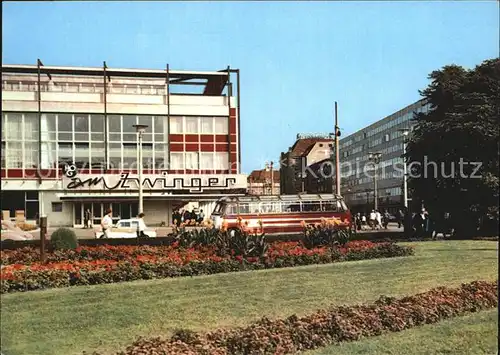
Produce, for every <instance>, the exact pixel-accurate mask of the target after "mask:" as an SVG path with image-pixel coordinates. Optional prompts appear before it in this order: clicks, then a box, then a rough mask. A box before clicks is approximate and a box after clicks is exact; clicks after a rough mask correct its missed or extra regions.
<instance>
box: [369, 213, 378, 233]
mask: <svg viewBox="0 0 500 355" xmlns="http://www.w3.org/2000/svg"><path fill="white" fill-rule="evenodd" d="M368 223H369V225H370V227H371V229H372V230H373V229H375V226H376V225H377V214H376V213H375V210H372V211H371V212H370V220H369V222H368Z"/></svg>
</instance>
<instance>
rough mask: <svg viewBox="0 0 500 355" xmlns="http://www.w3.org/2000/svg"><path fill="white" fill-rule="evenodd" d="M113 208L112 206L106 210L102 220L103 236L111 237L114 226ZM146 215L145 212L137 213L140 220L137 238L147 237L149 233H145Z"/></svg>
mask: <svg viewBox="0 0 500 355" xmlns="http://www.w3.org/2000/svg"><path fill="white" fill-rule="evenodd" d="M112 215H113V210H112V209H111V208H108V209H107V210H106V214H105V215H104V217H103V218H102V220H101V228H102V234H103V235H102V238H109V233H110V232H111V229H112V228H113V218H112ZM145 216H146V215H145V214H144V213H142V212H141V213H139V214H138V215H137V218H138V219H139V221H138V226H137V238H144V237H147V235H146V234H145V233H144V231H145V230H146V228H147V227H146V223H145V222H144V217H145Z"/></svg>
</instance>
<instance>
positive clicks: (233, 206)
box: [226, 203, 238, 215]
mask: <svg viewBox="0 0 500 355" xmlns="http://www.w3.org/2000/svg"><path fill="white" fill-rule="evenodd" d="M236 207H237V206H236V204H235V203H231V204H229V205H227V207H226V214H227V215H229V214H238V209H237V208H236Z"/></svg>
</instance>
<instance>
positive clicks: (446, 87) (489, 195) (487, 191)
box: [406, 59, 500, 236]
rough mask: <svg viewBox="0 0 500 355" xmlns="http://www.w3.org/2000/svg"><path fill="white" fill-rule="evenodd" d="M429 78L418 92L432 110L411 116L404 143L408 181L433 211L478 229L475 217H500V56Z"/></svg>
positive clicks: (464, 230) (468, 229) (464, 228)
mask: <svg viewBox="0 0 500 355" xmlns="http://www.w3.org/2000/svg"><path fill="white" fill-rule="evenodd" d="M429 79H430V80H431V83H430V85H429V86H428V87H427V88H426V89H425V90H423V91H421V92H420V94H421V95H422V96H423V97H424V99H425V100H426V102H427V103H428V104H429V105H430V110H429V111H428V112H426V113H418V114H416V115H415V117H414V120H415V121H416V126H415V128H414V132H413V134H412V136H411V138H410V140H409V142H408V147H407V154H406V159H407V162H408V164H409V166H410V167H411V176H410V178H409V180H408V185H409V188H410V189H411V190H412V194H413V196H414V197H418V198H420V199H421V200H423V201H424V204H425V206H426V208H427V209H428V210H429V211H430V212H431V215H432V214H434V215H436V216H438V215H441V214H442V213H444V212H450V213H451V214H452V216H453V217H455V219H454V221H455V223H454V224H455V228H456V230H458V232H459V233H461V234H462V235H464V236H465V235H468V234H471V233H477V231H476V229H477V227H478V220H479V219H485V218H486V219H488V220H492V219H493V220H496V221H498V198H499V159H498V157H499V151H500V143H499V129H500V115H499V112H500V104H499V100H500V60H499V59H492V60H486V61H484V62H483V63H481V64H480V65H478V66H477V67H476V68H474V69H472V70H467V69H464V68H462V67H460V66H456V65H449V66H445V67H443V68H442V69H441V70H437V71H434V72H432V73H431V74H430V75H429ZM426 163H427V164H426ZM492 225H493V223H492ZM495 225H496V224H495ZM496 228H498V227H496Z"/></svg>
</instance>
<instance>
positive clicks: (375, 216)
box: [354, 210, 391, 231]
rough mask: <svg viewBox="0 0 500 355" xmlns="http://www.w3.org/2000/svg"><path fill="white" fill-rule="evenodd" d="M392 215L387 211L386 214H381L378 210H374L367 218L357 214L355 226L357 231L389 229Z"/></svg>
mask: <svg viewBox="0 0 500 355" xmlns="http://www.w3.org/2000/svg"><path fill="white" fill-rule="evenodd" d="M390 218H391V215H390V214H389V212H388V211H387V210H386V211H384V213H380V212H379V211H377V210H372V211H371V212H370V213H369V214H368V218H366V215H365V214H361V213H357V214H356V215H354V225H355V226H356V230H357V231H361V230H366V229H368V228H370V229H372V230H375V229H382V228H384V229H387V228H388V225H389V221H390Z"/></svg>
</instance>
